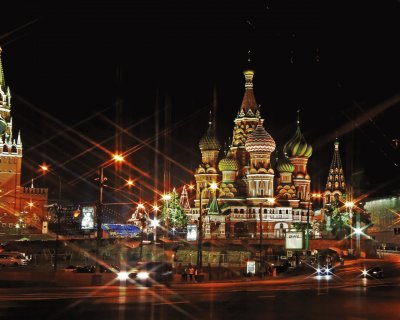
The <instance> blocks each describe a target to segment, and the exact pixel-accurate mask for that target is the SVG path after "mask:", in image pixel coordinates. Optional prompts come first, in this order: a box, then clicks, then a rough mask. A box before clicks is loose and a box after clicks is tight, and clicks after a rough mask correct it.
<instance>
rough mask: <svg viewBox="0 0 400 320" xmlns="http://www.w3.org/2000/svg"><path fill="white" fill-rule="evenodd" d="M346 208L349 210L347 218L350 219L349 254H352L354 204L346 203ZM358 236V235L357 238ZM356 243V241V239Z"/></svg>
mask: <svg viewBox="0 0 400 320" xmlns="http://www.w3.org/2000/svg"><path fill="white" fill-rule="evenodd" d="M344 205H345V206H346V208H348V209H349V217H350V250H351V254H353V206H354V202H352V201H347V202H346V203H345V204H344ZM359 236H360V235H358V237H359ZM357 241H358V239H357Z"/></svg>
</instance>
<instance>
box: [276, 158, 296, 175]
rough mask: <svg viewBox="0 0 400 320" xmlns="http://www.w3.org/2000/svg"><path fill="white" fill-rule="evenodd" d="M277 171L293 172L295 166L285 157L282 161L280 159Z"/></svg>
mask: <svg viewBox="0 0 400 320" xmlns="http://www.w3.org/2000/svg"><path fill="white" fill-rule="evenodd" d="M277 169H278V171H279V172H293V171H294V165H293V163H291V162H290V160H289V159H288V157H286V155H285V156H283V157H282V158H281V159H279V161H278V166H277Z"/></svg>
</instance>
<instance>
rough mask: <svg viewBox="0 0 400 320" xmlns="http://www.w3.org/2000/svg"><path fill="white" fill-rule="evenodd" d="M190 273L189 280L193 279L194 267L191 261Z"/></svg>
mask: <svg viewBox="0 0 400 320" xmlns="http://www.w3.org/2000/svg"><path fill="white" fill-rule="evenodd" d="M188 273H189V280H190V281H193V276H194V267H193V266H192V265H191V264H190V263H189V267H188Z"/></svg>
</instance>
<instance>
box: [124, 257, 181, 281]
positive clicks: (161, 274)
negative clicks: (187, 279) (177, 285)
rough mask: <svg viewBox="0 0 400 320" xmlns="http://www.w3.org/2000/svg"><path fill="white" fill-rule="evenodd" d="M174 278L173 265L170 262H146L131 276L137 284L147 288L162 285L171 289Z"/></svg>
mask: <svg viewBox="0 0 400 320" xmlns="http://www.w3.org/2000/svg"><path fill="white" fill-rule="evenodd" d="M172 277H173V273H172V264H171V263H168V262H146V263H144V264H141V265H139V266H138V267H136V268H134V269H133V270H132V271H131V273H130V274H129V278H131V279H133V280H134V281H135V283H136V284H139V285H143V286H146V287H151V286H152V285H153V284H160V283H161V284H165V285H166V286H168V287H169V286H170V285H171V282H172Z"/></svg>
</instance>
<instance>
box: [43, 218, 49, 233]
mask: <svg viewBox="0 0 400 320" xmlns="http://www.w3.org/2000/svg"><path fill="white" fill-rule="evenodd" d="M47 227H48V222H47V221H43V224H42V234H46V233H47V231H48V228H47Z"/></svg>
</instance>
